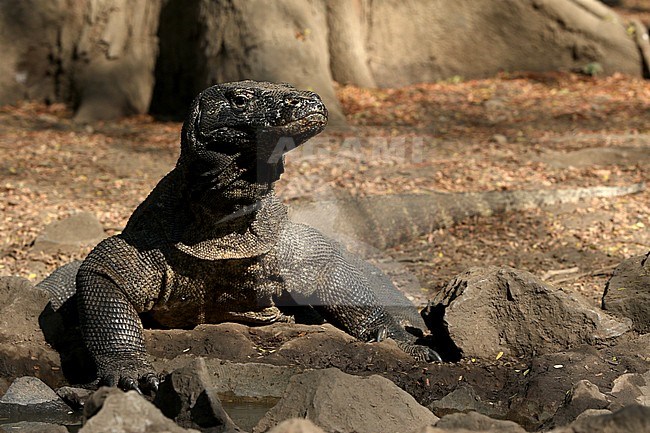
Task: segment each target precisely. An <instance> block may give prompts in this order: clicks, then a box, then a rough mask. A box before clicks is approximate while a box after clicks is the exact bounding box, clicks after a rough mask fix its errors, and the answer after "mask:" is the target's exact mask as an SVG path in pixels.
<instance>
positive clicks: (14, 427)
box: [0, 421, 68, 433]
mask: <svg viewBox="0 0 650 433" xmlns="http://www.w3.org/2000/svg"><path fill="white" fill-rule="evenodd" d="M0 432H2V433H68V429H67V428H65V427H64V426H62V425H57V424H50V423H46V422H32V421H20V422H16V423H9V424H0Z"/></svg>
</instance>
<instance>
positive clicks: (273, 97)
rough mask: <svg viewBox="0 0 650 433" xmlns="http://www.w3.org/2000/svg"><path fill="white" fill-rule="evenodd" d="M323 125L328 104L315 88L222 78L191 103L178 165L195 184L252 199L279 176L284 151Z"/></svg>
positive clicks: (229, 194)
mask: <svg viewBox="0 0 650 433" xmlns="http://www.w3.org/2000/svg"><path fill="white" fill-rule="evenodd" d="M325 125H327V108H325V104H323V101H322V100H321V99H320V97H319V96H318V95H317V94H316V93H314V92H310V91H305V90H298V89H296V88H295V87H292V86H290V85H289V84H274V83H268V82H258V81H250V80H247V81H239V82H233V83H223V84H218V85H215V86H212V87H209V88H207V89H206V90H204V91H203V92H201V93H200V94H199V95H198V96H197V97H196V99H195V100H194V102H193V104H192V106H191V108H190V113H189V115H188V117H187V120H186V121H185V123H184V124H183V132H182V137H181V156H180V158H179V161H178V166H179V167H182V168H183V169H184V170H185V171H186V172H187V173H188V174H189V175H191V176H193V177H194V180H193V181H192V183H193V187H194V189H197V190H198V189H202V190H206V188H207V189H209V190H212V191H218V192H219V194H220V195H221V197H223V198H226V199H234V200H237V201H243V202H250V201H254V200H257V199H258V198H259V197H260V196H262V195H264V194H265V193H266V192H268V191H269V190H270V189H271V188H272V185H273V183H274V182H275V181H277V180H278V179H279V178H280V175H281V174H282V172H283V170H284V158H283V157H284V154H285V153H286V152H288V151H289V150H291V149H293V148H295V147H297V146H299V145H301V144H302V143H304V142H305V141H307V140H308V139H309V138H311V137H313V136H314V135H316V134H318V133H320V132H321V131H322V130H323V129H324V128H325Z"/></svg>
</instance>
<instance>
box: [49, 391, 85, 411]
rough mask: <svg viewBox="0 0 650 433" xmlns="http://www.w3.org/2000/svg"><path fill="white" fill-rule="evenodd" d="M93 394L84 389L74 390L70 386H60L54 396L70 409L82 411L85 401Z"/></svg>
mask: <svg viewBox="0 0 650 433" xmlns="http://www.w3.org/2000/svg"><path fill="white" fill-rule="evenodd" d="M92 394H93V391H91V390H89V389H86V388H75V387H72V386H62V387H61V388H59V389H57V390H56V395H58V396H59V397H61V399H62V400H63V401H64V402H65V403H66V404H67V405H68V406H70V407H71V408H73V409H75V410H79V409H82V408H83V407H84V406H85V404H86V401H87V400H88V399H89V398H90V396H91V395H92Z"/></svg>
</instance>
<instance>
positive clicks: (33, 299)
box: [0, 277, 65, 387]
mask: <svg viewBox="0 0 650 433" xmlns="http://www.w3.org/2000/svg"><path fill="white" fill-rule="evenodd" d="M49 302H50V300H49V297H48V295H47V293H46V292H45V291H43V290H40V289H37V288H35V287H34V285H33V284H32V283H31V282H29V281H28V280H26V279H24V278H19V277H0V377H4V378H7V379H9V380H13V379H16V378H17V377H20V376H36V377H38V378H40V379H42V380H43V381H44V382H45V383H47V384H48V385H49V386H51V387H58V386H61V385H63V384H65V378H64V377H63V374H62V371H61V361H60V357H59V354H58V353H57V352H56V351H55V350H54V349H53V348H52V347H51V346H50V345H49V344H48V343H47V342H46V340H45V337H44V335H43V332H42V331H41V329H40V327H39V318H40V317H41V315H42V313H43V311H44V310H46V307H47V305H48V304H49Z"/></svg>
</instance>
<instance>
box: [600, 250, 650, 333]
mask: <svg viewBox="0 0 650 433" xmlns="http://www.w3.org/2000/svg"><path fill="white" fill-rule="evenodd" d="M603 309H604V310H607V311H608V312H609V313H610V314H612V315H614V316H617V317H623V318H626V317H627V318H630V319H632V323H633V326H634V329H635V330H637V331H639V332H641V333H648V332H650V252H648V253H647V254H645V255H642V256H637V257H631V258H629V259H627V260H624V261H623V262H622V263H621V264H620V265H618V267H617V268H616V269H614V273H613V274H612V277H611V278H610V279H609V281H608V282H607V286H606V287H605V293H604V294H603Z"/></svg>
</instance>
